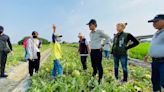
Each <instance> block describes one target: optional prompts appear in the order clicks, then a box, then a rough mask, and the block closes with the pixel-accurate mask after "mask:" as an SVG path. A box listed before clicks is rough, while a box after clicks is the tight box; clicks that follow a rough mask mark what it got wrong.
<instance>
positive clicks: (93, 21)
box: [87, 19, 97, 25]
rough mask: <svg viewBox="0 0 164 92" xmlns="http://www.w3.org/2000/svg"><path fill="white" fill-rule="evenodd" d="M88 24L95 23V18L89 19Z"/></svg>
mask: <svg viewBox="0 0 164 92" xmlns="http://www.w3.org/2000/svg"><path fill="white" fill-rule="evenodd" d="M90 24H97V22H96V20H95V19H91V20H90V21H89V23H87V25H90Z"/></svg>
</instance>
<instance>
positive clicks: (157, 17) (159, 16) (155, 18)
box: [148, 14, 164, 23]
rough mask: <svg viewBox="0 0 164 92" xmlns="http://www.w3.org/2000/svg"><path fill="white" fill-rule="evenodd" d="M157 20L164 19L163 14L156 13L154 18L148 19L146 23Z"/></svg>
mask: <svg viewBox="0 0 164 92" xmlns="http://www.w3.org/2000/svg"><path fill="white" fill-rule="evenodd" d="M159 20H164V14H158V15H156V16H155V17H154V19H152V20H149V21H148V23H150V22H156V21H159Z"/></svg>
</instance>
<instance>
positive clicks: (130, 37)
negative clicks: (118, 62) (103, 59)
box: [111, 33, 139, 54]
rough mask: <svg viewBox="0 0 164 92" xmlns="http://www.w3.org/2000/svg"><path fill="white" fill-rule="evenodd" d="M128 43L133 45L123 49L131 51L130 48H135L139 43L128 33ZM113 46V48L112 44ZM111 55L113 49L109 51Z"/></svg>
mask: <svg viewBox="0 0 164 92" xmlns="http://www.w3.org/2000/svg"><path fill="white" fill-rule="evenodd" d="M129 41H132V42H133V43H132V44H130V45H128V46H127V47H126V48H125V49H126V50H128V49H131V48H133V47H135V46H137V45H138V44H139V41H138V40H137V39H136V38H135V37H134V36H133V35H131V34H130V33H128V35H127V42H129ZM113 46H114V44H113ZM113 46H112V48H113ZM118 53H119V52H118ZM111 54H113V49H112V51H111Z"/></svg>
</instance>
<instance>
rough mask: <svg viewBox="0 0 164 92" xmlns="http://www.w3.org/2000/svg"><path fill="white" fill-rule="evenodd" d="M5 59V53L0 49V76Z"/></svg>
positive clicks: (3, 70) (3, 68) (3, 69)
mask: <svg viewBox="0 0 164 92" xmlns="http://www.w3.org/2000/svg"><path fill="white" fill-rule="evenodd" d="M6 61H7V53H5V52H4V51H0V73H1V76H2V75H4V73H5V66H6Z"/></svg>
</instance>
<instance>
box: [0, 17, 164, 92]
mask: <svg viewBox="0 0 164 92" xmlns="http://www.w3.org/2000/svg"><path fill="white" fill-rule="evenodd" d="M148 22H153V26H154V28H155V29H157V32H156V33H155V34H154V36H153V38H152V41H151V46H150V50H149V55H148V56H150V57H152V64H151V65H152V78H151V80H152V84H153V91H154V92H164V14H159V15H157V16H155V18H154V19H152V20H149V21H148ZM87 25H88V26H89V29H90V30H91V32H90V42H88V41H87V39H86V38H85V37H84V35H83V34H82V33H79V35H78V37H79V48H78V52H79V53H80V57H81V63H82V67H83V70H87V56H88V54H90V57H91V64H92V68H93V73H92V76H93V77H94V76H96V74H97V73H98V75H99V79H98V82H99V83H101V80H102V78H103V66H102V57H103V52H104V55H105V57H106V58H108V59H109V54H111V55H110V56H113V59H114V74H115V78H116V79H117V80H118V76H119V62H121V66H122V69H123V79H122V82H127V81H128V54H127V51H128V50H129V49H131V48H133V47H135V46H137V45H138V44H139V41H138V40H137V39H136V38H135V37H134V36H133V35H132V34H130V33H127V32H124V30H125V28H126V26H127V23H118V24H117V25H116V30H117V33H116V34H115V35H114V39H113V42H112V46H111V47H112V49H111V51H110V41H111V38H110V37H109V36H108V35H107V34H106V33H104V32H103V31H102V30H99V29H97V22H96V20H95V19H91V20H90V21H89V23H87ZM3 31H4V28H3V27H2V26H0V73H1V74H0V77H7V75H5V72H4V70H5V64H6V60H7V54H8V53H10V52H12V45H11V42H10V38H9V36H7V35H5V34H4V32H3ZM61 37H62V35H58V34H56V25H53V34H52V50H51V55H52V56H53V57H54V61H53V62H54V67H53V69H52V76H53V78H56V77H57V75H58V76H62V73H63V69H62V65H61V63H60V60H61V58H62V55H61V53H62V50H61V46H60V41H61V39H60V38H61ZM102 40H103V41H102ZM102 42H103V43H102ZM41 44H42V42H41V41H40V40H39V39H38V32H36V31H34V32H32V37H31V38H28V39H26V40H25V42H24V47H25V51H26V55H25V61H29V74H30V76H32V75H33V72H36V73H37V72H38V70H39V66H40V57H41V55H40V48H41ZM148 56H146V57H145V58H146V59H147V58H148ZM162 89H163V90H162Z"/></svg>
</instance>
